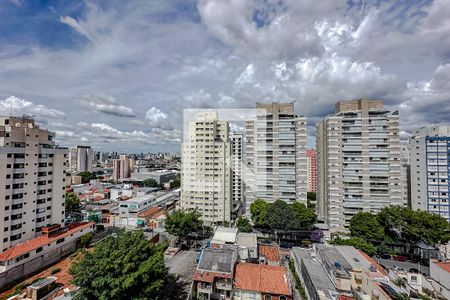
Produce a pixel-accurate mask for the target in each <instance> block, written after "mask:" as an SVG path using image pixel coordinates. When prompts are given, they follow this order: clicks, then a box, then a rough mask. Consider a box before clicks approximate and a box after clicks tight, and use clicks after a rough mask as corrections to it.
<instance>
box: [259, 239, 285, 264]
mask: <svg viewBox="0 0 450 300" xmlns="http://www.w3.org/2000/svg"><path fill="white" fill-rule="evenodd" d="M258 255H259V262H260V263H261V264H267V265H271V266H279V265H280V260H281V256H280V248H279V247H278V246H275V245H267V244H259V245H258Z"/></svg>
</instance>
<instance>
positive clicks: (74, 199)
mask: <svg viewBox="0 0 450 300" xmlns="http://www.w3.org/2000/svg"><path fill="white" fill-rule="evenodd" d="M64 206H65V208H66V212H72V211H76V210H79V209H80V207H81V202H80V198H78V196H77V195H76V194H75V193H67V194H66V202H65V204H64Z"/></svg>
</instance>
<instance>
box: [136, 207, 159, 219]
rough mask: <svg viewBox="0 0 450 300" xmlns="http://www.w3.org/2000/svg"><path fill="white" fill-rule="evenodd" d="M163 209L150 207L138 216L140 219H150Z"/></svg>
mask: <svg viewBox="0 0 450 300" xmlns="http://www.w3.org/2000/svg"><path fill="white" fill-rule="evenodd" d="M160 209H161V208H160V207H150V208H149V209H146V210H144V211H142V212H140V213H139V214H138V217H150V216H152V215H153V214H155V213H157V212H158V211H159V210H160Z"/></svg>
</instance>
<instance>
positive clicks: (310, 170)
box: [306, 149, 317, 193]
mask: <svg viewBox="0 0 450 300" xmlns="http://www.w3.org/2000/svg"><path fill="white" fill-rule="evenodd" d="M306 159H307V169H306V172H307V174H308V181H307V191H308V192H314V193H315V192H317V151H316V150H315V149H308V150H306Z"/></svg>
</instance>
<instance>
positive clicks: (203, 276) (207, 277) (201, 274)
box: [194, 270, 233, 283]
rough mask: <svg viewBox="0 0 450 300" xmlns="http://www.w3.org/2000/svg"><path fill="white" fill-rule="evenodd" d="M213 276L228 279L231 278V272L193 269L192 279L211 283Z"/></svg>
mask: <svg viewBox="0 0 450 300" xmlns="http://www.w3.org/2000/svg"><path fill="white" fill-rule="evenodd" d="M214 278H228V279H232V278H233V275H231V274H224V273H216V272H208V271H200V270H195V273H194V281H201V282H209V283H213V282H214Z"/></svg>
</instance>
